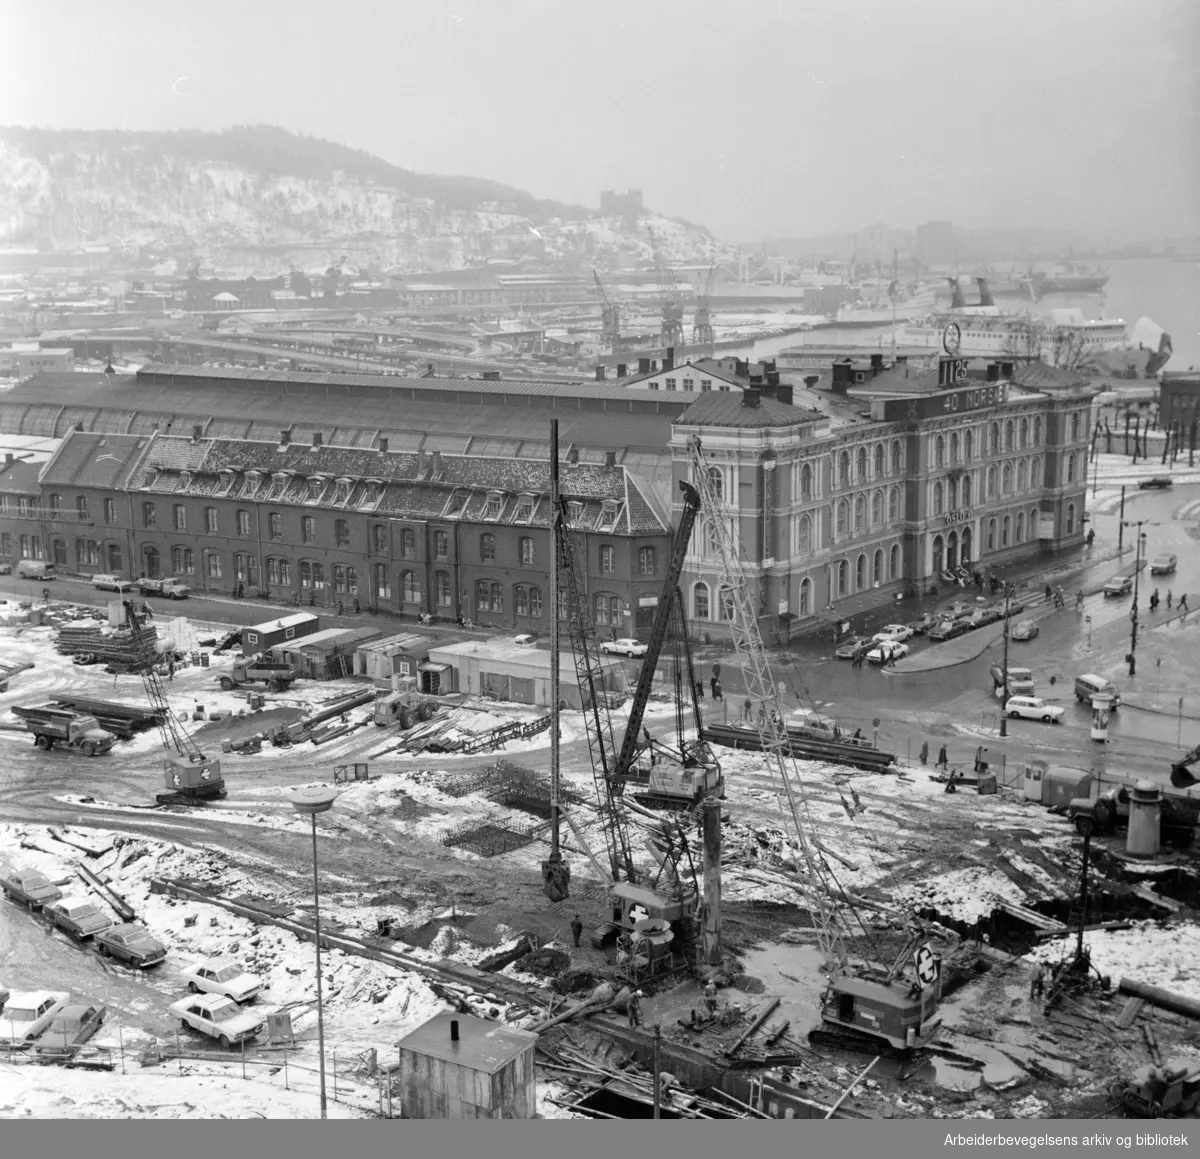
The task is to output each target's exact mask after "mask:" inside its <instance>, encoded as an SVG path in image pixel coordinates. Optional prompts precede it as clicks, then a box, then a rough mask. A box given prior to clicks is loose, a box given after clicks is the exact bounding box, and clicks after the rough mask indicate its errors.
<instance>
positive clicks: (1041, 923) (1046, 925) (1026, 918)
mask: <svg viewBox="0 0 1200 1159" xmlns="http://www.w3.org/2000/svg"><path fill="white" fill-rule="evenodd" d="M997 908H998V909H1002V910H1003V911H1004V912H1005V913H1006V914H1008V915H1009V916H1010V917H1014V918H1017V919H1018V920H1019V921H1023V922H1026V923H1027V924H1028V925H1031V926H1034V927H1036V928H1037V929H1039V930H1047V931H1053V932H1055V933H1065V932H1066V930H1067V927H1066V926H1065V925H1064V924H1063V923H1062V922H1059V921H1055V920H1054V918H1048V917H1046V916H1045V915H1044V914H1040V913H1037V912H1036V911H1035V910H1031V909H1027V908H1026V907H1025V906H1023V905H1015V904H1013V903H1012V902H1007V901H1002V902H1000V903H999V905H998V907H997Z"/></svg>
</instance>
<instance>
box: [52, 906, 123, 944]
mask: <svg viewBox="0 0 1200 1159" xmlns="http://www.w3.org/2000/svg"><path fill="white" fill-rule="evenodd" d="M42 912H43V913H44V914H45V915H46V917H48V918H49V919H50V921H51V922H53V923H54V925H56V926H57V927H58V928H59V929H60V930H66V932H67V933H68V934H70V935H71V937H73V938H74V939H75V940H76V941H77V942H82V941H83V940H84V938H90V937H93V936H94V935H95V934H102V933H104V931H105V930H110V929H112V927H113V924H114V923H113V920H112V918H110V917H109V916H108V914H106V913H105V912H104V911H103V910H102V909H100V907H99V906H97V905H96V903H95V902H93V901H89V900H88V899H87V898H86V897H64V898H63V899H62V900H61V901H56V902H52V903H51V904H50V905H48V906H44V907H43V909H42Z"/></svg>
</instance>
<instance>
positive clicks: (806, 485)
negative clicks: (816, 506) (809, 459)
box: [800, 463, 813, 499]
mask: <svg viewBox="0 0 1200 1159" xmlns="http://www.w3.org/2000/svg"><path fill="white" fill-rule="evenodd" d="M812 479H813V473H812V467H810V466H809V465H808V464H807V463H805V464H804V466H803V467H801V468H800V498H801V499H811V498H812Z"/></svg>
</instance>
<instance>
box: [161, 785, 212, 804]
mask: <svg viewBox="0 0 1200 1159" xmlns="http://www.w3.org/2000/svg"><path fill="white" fill-rule="evenodd" d="M224 796H227V794H226V792H225V790H224V789H222V790H221V791H220V792H219V793H217V794H215V795H210V796H207V797H190V796H188V794H187V793H156V794H155V795H154V799H155V800H156V801H157V802H158V803H159V804H160V805H187V806H194V805H208V804H210V803H211V802H212V801H217V800H220V799H221V798H222V797H224Z"/></svg>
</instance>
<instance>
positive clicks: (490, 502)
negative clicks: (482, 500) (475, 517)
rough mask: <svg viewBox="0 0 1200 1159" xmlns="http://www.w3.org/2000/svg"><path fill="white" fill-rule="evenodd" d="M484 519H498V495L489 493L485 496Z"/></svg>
mask: <svg viewBox="0 0 1200 1159" xmlns="http://www.w3.org/2000/svg"><path fill="white" fill-rule="evenodd" d="M483 517H484V519H499V518H500V496H499V495H489V496H488V497H487V506H486V507H484V509H483Z"/></svg>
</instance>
